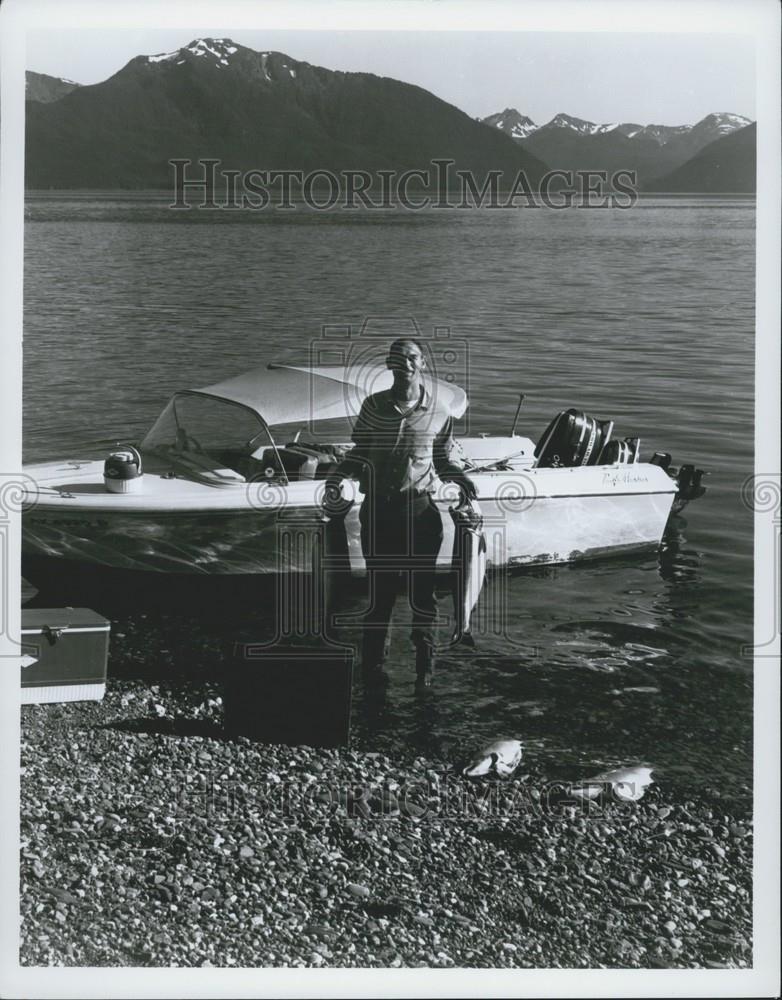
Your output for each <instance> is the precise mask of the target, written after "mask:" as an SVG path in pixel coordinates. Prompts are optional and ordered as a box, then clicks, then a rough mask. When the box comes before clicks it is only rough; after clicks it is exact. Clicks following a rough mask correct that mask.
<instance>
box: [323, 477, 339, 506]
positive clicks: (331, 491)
mask: <svg viewBox="0 0 782 1000" xmlns="http://www.w3.org/2000/svg"><path fill="white" fill-rule="evenodd" d="M342 478H343V477H342V476H335V475H331V476H328V477H327V478H326V486H325V488H324V492H323V502H324V504H326V505H329V504H332V505H333V504H337V503H339V501H340V500H341V499H342Z"/></svg>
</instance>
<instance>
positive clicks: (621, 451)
mask: <svg viewBox="0 0 782 1000" xmlns="http://www.w3.org/2000/svg"><path fill="white" fill-rule="evenodd" d="M391 380H392V376H391V373H390V372H389V371H388V370H387V369H386V368H385V367H383V366H382V365H377V364H375V365H365V366H361V367H360V368H350V367H344V366H342V367H340V366H307V365H293V364H272V365H269V366H268V367H267V368H260V369H255V370H252V371H250V372H247V373H245V374H243V375H239V376H237V377H234V378H229V379H227V380H225V381H222V382H218V383H217V384H215V385H210V386H207V387H205V388H201V389H186V390H183V391H181V392H177V393H176V394H175V395H174V396H173V398H172V399H171V400H170V401H169V403H168V404H167V406H166V407H165V409H164V410H163V412H162V413H161V415H160V417H159V418H158V419H157V421H156V422H155V423H154V425H153V426H152V428H151V429H150V431H149V432H148V433H147V435H146V436H145V437H144V439H143V440H142V441H141V443H140V444H139V445H138V448H135V447H133V446H118V447H117V448H114V449H113V450H112V452H111V453H110V454H109V455H108V456H107V455H106V454H104V455H103V456H102V457H100V458H97V459H96V458H73V459H66V460H63V461H55V462H46V463H40V464H35V465H29V466H27V467H26V468H25V470H24V471H25V472H26V474H27V477H28V487H27V492H26V497H25V500H24V518H23V555H24V556H26V557H41V556H45V557H56V558H57V559H60V560H71V561H74V562H76V563H80V564H91V565H92V566H100V567H112V568H115V569H123V570H146V571H151V572H156V573H186V574H223V575H226V574H259V573H276V572H285V571H290V570H293V571H305V572H306V571H309V570H310V569H311V567H312V539H313V538H315V537H319V533H321V532H322V531H323V530H324V521H325V520H327V518H325V516H324V508H323V501H324V491H325V479H326V476H327V475H328V474H329V472H331V471H332V470H333V468H334V466H335V464H336V462H337V461H338V460H339V459H340V457H342V456H343V455H344V454H345V453H346V452H347V451H348V450H349V448H350V446H351V445H350V424H351V418H352V417H354V416H355V415H356V414H357V413H358V410H359V408H360V406H361V403H362V401H363V399H364V398H365V396H366V395H367V394H368V393H370V392H375V391H377V390H379V389H382V388H387V387H388V386H390V384H391ZM426 381H427V384H428V387H429V389H430V390H431V391H432V392H436V393H440V394H441V398H442V399H444V400H446V401H447V403H448V406H449V407H450V409H451V411H452V413H453V414H454V417H455V418H459V417H460V416H462V415H463V414H464V412H465V410H466V407H467V405H468V401H467V396H466V394H465V392H464V390H462V389H461V388H459V387H458V386H456V385H454V384H452V383H449V382H447V381H441V380H438V379H434V378H429V377H427V379H426ZM517 417H518V414H517ZM612 431H613V425H612V424H611V423H610V422H602V423H601V422H599V421H595V420H593V419H591V418H589V417H586V416H585V415H583V414H577V413H576V412H575V411H574V410H570V411H567V412H565V413H563V414H560V416H559V417H558V418H557V419H556V420H555V421H552V425H551V426H550V427H549V429H548V430H547V432H546V434H544V435H543V438H541V440H540V441H539V442H538V444H537V446H536V444H535V442H533V441H532V440H531V439H530V438H527V437H522V436H519V435H517V434H516V433H515V424H514V430H513V432H512V433H511V434H510V435H508V436H505V437H502V436H481V437H466V438H461V439H459V444H460V445H461V448H462V450H463V453H464V455H465V458H466V460H467V462H468V463H469V468H468V471H469V474H470V477H471V478H472V480H473V481H474V483H475V484H476V486H477V489H478V494H479V501H480V507H481V510H482V512H483V515H484V525H485V530H486V534H487V542H488V562H489V565H490V566H491V565H493V566H494V567H500V566H525V565H530V564H544V563H565V562H570V561H573V560H577V559H584V558H589V557H595V556H603V555H607V554H613V553H625V552H628V551H633V550H638V549H647V548H649V547H654V546H657V545H659V543H660V540H661V538H662V535H663V531H664V529H665V525H666V522H667V520H668V517H669V515H670V514H671V511H672V509H677V508H680V507H681V506H683V505H684V504H685V503H686V502H687V501H688V500H690V499H693V498H694V497H695V496H698V495H700V494H701V493H702V492H703V487H702V486H701V485H700V478H701V475H702V473H701V472H700V470H695V469H693V467H692V466H683V467H682V468H681V469H680V470H678V473H677V474H676V475H674V471H673V470H672V469H671V468H670V456H668V455H665V454H660V453H657V454H655V456H654V457H653V459H652V460H651V461H646V462H644V461H640V460H639V455H638V443H637V441H635V440H632V439H625V440H624V441H617V440H615V439H613V438H612ZM344 486H345V498H346V503H345V508H346V509H347V513H346V514H345V517H344V525H345V536H344V537H346V541H347V554H348V557H349V561H350V569H351V571H352V572H353V573H355V574H358V575H360V574H362V573H363V571H364V562H363V558H362V554H361V546H360V540H359V524H358V507H359V505H360V502H361V500H362V495H361V494H360V493H359V492H358V488H357V486H356V485H355V484H353V483H352V482H346V483H345V484H344ZM449 490H450V492H449ZM454 490H455V488H454V487H453V486H448V484H445V485H444V488H443V490H442V491H441V495H438V497H437V502H438V504H439V505H440V506H441V508H442V510H443V512H444V514H445V516H443V528H444V538H443V545H442V549H441V551H440V555H439V565H441V566H442V567H447V566H449V565H450V563H451V553H452V542H453V534H452V533H453V522H452V519H451V518H450V517H449V516H447V514H446V511H447V508H448V506H449V503H452V502H453V500H454V499H455V495H454ZM332 513H333V512H332ZM320 537H322V535H321V536H320Z"/></svg>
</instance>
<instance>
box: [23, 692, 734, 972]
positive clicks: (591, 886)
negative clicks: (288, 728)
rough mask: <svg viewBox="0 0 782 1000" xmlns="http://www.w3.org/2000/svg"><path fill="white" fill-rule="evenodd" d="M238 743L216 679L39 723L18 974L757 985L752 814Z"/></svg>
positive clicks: (32, 724)
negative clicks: (571, 974)
mask: <svg viewBox="0 0 782 1000" xmlns="http://www.w3.org/2000/svg"><path fill="white" fill-rule="evenodd" d="M221 723H222V704H221V698H220V694H219V685H213V684H212V685H204V684H203V683H200V682H193V683H191V684H183V685H180V686H179V688H178V690H177V692H176V693H175V694H172V693H171V692H167V693H166V694H165V695H161V693H160V688H159V687H158V686H157V685H150V684H148V683H145V682H143V681H126V680H113V679H112V680H110V683H109V686H108V688H107V693H106V696H105V698H104V700H103V701H102V702H98V703H91V702H87V703H72V704H69V705H44V706H25V707H24V708H23V711H22V727H21V728H22V786H21V803H22V804H21V833H22V855H21V893H22V896H21V911H22V934H21V942H22V944H21V950H20V961H21V963H22V964H24V965H30V966H49V965H67V966H80V965H99V966H100V965H105V966H109V965H120V966H150V967H155V966H181V967H192V966H196V967H197V966H207V967H208V966H214V967H285V966H298V967H302V966H305V967H321V968H351V967H354V968H364V967H366V968H376V967H377V968H384V967H391V968H400V967H403V968H408V967H433V968H454V967H469V968H749V967H751V965H752V944H751V941H752V895H751V894H752V813H751V810H752V804H751V801H746V802H745V801H741V800H735V801H731V800H725V801H723V800H722V799H721V797H720V793H719V790H718V789H708V788H703V789H698V790H697V792H696V791H693V792H688V795H687V797H684V796H683V795H682V794H681V793H679V792H676V791H675V790H674V789H671V788H667V787H666V786H665V785H658V784H654V785H652V786H651V788H649V789H648V790H647V793H646V795H645V796H644V798H643V799H642V800H641V801H640V802H637V803H619V802H613V801H608V802H601V803H598V804H594V803H591V802H589V803H582V804H575V805H574V804H573V803H572V802H567V801H566V800H564V799H563V797H562V795H561V788H562V786H561V784H560V785H559V786H553V785H551V783H550V782H548V781H547V780H546V776H545V775H544V774H541V773H536V770H535V761H534V754H533V753H532V752H531V751H530V752H529V753H528V754H525V756H524V757H523V758H522V762H521V765H520V767H519V769H518V771H517V772H516V774H515V775H514V776H513V777H512V778H511V779H507V780H505V781H502V782H499V781H472V782H468V781H465V780H463V779H461V778H460V777H459V776H458V771H457V770H456V769H455V765H457V764H458V763H459V762H458V761H445V760H439V759H435V758H433V757H424V756H420V755H418V756H415V755H413V753H412V752H411V753H410V754H409V755H398V756H397V757H395V758H391V757H389V756H386V755H384V754H381V753H376V752H373V751H371V750H367V749H350V750H339V751H334V750H314V749H312V748H306V747H299V748H289V747H281V746H266V745H263V744H256V743H251V742H250V741H249V740H246V739H238V740H231V741H229V740H226V739H224V738H223V736H222V730H221ZM471 749H473V748H465V751H466V752H469V750H471ZM555 787H556V788H557V789H558V790H556V791H553V792H552V789H553V788H555ZM448 803H450V804H449V805H448Z"/></svg>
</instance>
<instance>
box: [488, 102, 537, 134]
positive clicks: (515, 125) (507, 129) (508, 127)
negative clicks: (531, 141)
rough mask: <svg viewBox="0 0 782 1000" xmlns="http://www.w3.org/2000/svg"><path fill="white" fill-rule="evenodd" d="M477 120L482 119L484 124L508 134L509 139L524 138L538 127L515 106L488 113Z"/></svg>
mask: <svg viewBox="0 0 782 1000" xmlns="http://www.w3.org/2000/svg"><path fill="white" fill-rule="evenodd" d="M479 120H480V121H483V123H484V124H485V125H490V126H492V127H493V128H498V129H499V130H500V131H501V132H504V133H505V134H506V135H509V136H510V137H511V139H526V138H527V136H528V135H532V133H533V132H535V131H536V130H537V129H538V128H539V126H538V125H536V124H535V122H534V121H533V120H532V119H531V118H528V117H527V116H526V115H522V114H520V113H519V112H518V111H517V110H516V109H515V108H506V109H505V110H504V111H500V112H499V114H496V115H489V117H488V118H482V119H479Z"/></svg>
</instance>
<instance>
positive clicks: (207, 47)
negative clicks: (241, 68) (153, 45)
mask: <svg viewBox="0 0 782 1000" xmlns="http://www.w3.org/2000/svg"><path fill="white" fill-rule="evenodd" d="M238 51H239V46H238V45H235V44H234V43H233V42H232V41H231V39H230V38H196V39H195V40H194V41H192V42H191V43H190V44H189V45H185V46H184V47H183V48H181V49H176V50H175V51H174V52H160V53H159V54H158V55H154V56H147V62H149V63H159V62H175V63H177V64H178V65H181V64H182V63H183V62H185V61H186V60H187V57H188V55H189V56H191V57H195V58H196V59H200V58H203V59H206V60H207V61H208V62H213V63H215V64H217V65H221V66H228V65H230V60H231V56H232V55H234V53H236V52H238Z"/></svg>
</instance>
